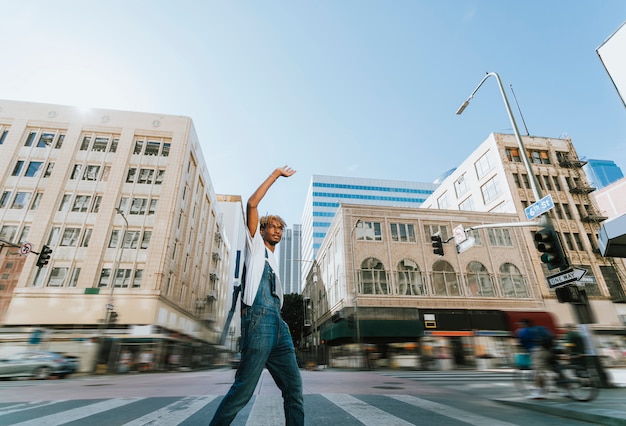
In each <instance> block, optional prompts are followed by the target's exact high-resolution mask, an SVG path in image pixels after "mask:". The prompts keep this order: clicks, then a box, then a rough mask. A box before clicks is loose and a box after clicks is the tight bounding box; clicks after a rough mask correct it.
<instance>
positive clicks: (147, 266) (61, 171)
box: [0, 101, 232, 371]
mask: <svg viewBox="0 0 626 426" xmlns="http://www.w3.org/2000/svg"><path fill="white" fill-rule="evenodd" d="M222 226H223V225H222V218H221V215H220V210H219V207H218V202H217V198H216V195H215V193H214V190H213V187H212V184H211V179H210V177H209V173H208V170H207V168H206V165H205V161H204V158H203V155H202V151H201V148H200V145H199V141H198V137H197V135H196V133H195V130H194V127H193V123H192V120H191V119H190V118H188V117H182V116H170V115H163V114H151V113H138V112H122V111H112V110H101V109H92V110H81V109H78V108H74V107H67V106H59V105H46V104H35V103H26V102H15V101H0V239H1V240H2V245H3V247H2V250H1V252H0V302H1V304H0V321H1V324H2V325H3V328H2V329H1V331H2V333H1V334H0V339H1V340H0V351H1V350H3V349H6V348H7V346H8V345H10V346H11V347H13V348H15V347H25V348H51V349H57V350H64V351H66V352H72V353H75V354H78V355H80V356H81V361H82V362H81V365H82V366H83V369H84V370H89V369H90V368H92V367H93V368H95V367H96V366H98V368H99V369H100V370H106V369H107V367H108V370H109V371H111V369H114V368H117V364H118V360H119V357H120V356H121V354H122V353H123V354H125V356H126V357H128V356H129V354H130V357H131V359H137V358H138V357H139V356H140V355H141V354H142V353H143V354H144V356H146V355H145V354H148V355H147V358H151V359H152V363H151V366H152V368H155V369H159V368H164V367H165V363H166V360H167V357H168V356H169V355H170V354H177V355H180V356H181V357H182V363H183V365H185V366H188V367H193V368H195V367H200V366H202V365H207V364H208V363H210V362H211V360H212V359H213V358H214V357H215V355H216V349H215V345H216V344H218V343H219V339H220V334H221V331H222V327H221V326H222V324H221V322H222V321H223V319H224V317H225V314H226V311H227V310H228V306H226V305H227V301H228V299H229V297H230V292H231V285H232V279H231V277H230V275H231V274H229V273H228V265H229V264H230V255H231V247H230V245H229V243H228V240H227V238H225V236H224V233H223V230H222ZM26 243H29V244H30V246H29V245H28V244H26ZM44 246H48V247H50V248H51V249H52V255H51V258H50V260H49V262H48V263H47V264H46V265H44V266H43V267H37V265H36V263H37V259H38V256H37V255H36V254H34V253H33V252H39V251H41V250H42V248H43V247H44ZM29 248H30V249H31V253H30V254H27V255H26V254H20V252H21V253H25V252H27V251H28V249H29ZM229 284H230V285H229ZM35 329H40V330H43V339H35V340H32V339H31V341H30V342H29V341H28V338H27V339H26V341H25V339H24V336H31V337H32V336H33V334H32V332H33V331H34V330H35Z"/></svg>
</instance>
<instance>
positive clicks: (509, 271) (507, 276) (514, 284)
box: [500, 263, 530, 298]
mask: <svg viewBox="0 0 626 426" xmlns="http://www.w3.org/2000/svg"><path fill="white" fill-rule="evenodd" d="M500 285H501V286H502V292H503V293H504V297H516V298H522V297H530V292H529V291H528V287H527V285H526V283H525V281H524V277H523V276H522V274H521V273H520V271H519V269H518V267H517V266H515V265H513V264H512V263H504V264H502V266H500Z"/></svg>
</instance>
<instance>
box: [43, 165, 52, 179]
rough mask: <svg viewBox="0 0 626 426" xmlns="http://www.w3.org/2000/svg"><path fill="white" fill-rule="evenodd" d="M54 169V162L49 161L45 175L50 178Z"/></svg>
mask: <svg viewBox="0 0 626 426" xmlns="http://www.w3.org/2000/svg"><path fill="white" fill-rule="evenodd" d="M52 169H54V163H53V162H49V163H48V165H47V166H46V171H45V172H44V174H43V177H45V178H49V177H50V175H52Z"/></svg>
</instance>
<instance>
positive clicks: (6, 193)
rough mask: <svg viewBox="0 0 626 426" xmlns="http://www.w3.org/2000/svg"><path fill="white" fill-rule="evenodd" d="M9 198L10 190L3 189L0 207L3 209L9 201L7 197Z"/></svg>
mask: <svg viewBox="0 0 626 426" xmlns="http://www.w3.org/2000/svg"><path fill="white" fill-rule="evenodd" d="M10 198H11V191H4V192H3V193H2V196H1V197H0V209H3V208H5V207H6V206H7V204H8V203H9V199H10Z"/></svg>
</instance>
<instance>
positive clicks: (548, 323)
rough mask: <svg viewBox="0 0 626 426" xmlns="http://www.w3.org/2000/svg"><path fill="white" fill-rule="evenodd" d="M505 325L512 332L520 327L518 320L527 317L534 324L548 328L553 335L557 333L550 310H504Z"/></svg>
mask: <svg viewBox="0 0 626 426" xmlns="http://www.w3.org/2000/svg"><path fill="white" fill-rule="evenodd" d="M504 314H505V316H506V322H507V326H508V327H509V331H511V332H512V333H514V332H515V330H517V329H518V328H520V327H521V326H520V324H519V322H520V321H521V320H523V319H529V320H531V321H532V322H533V324H534V325H542V326H544V327H546V328H547V329H548V330H550V331H551V332H552V333H553V334H554V335H555V336H556V335H557V334H558V330H557V328H556V324H555V322H554V318H553V317H552V314H551V313H550V312H527V311H522V312H520V311H504Z"/></svg>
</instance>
